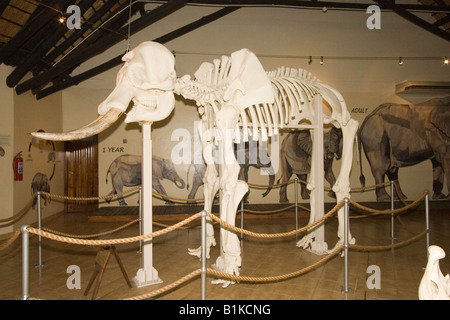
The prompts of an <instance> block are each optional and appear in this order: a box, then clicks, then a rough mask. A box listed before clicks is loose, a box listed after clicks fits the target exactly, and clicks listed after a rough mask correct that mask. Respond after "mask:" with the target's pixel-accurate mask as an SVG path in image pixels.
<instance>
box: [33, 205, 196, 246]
mask: <svg viewBox="0 0 450 320" xmlns="http://www.w3.org/2000/svg"><path fill="white" fill-rule="evenodd" d="M201 215H202V213H201V212H199V213H196V214H194V215H192V216H191V217H189V218H187V219H185V220H183V221H180V222H178V223H177V224H174V225H173V226H170V227H167V228H165V229H162V230H159V231H156V232H153V233H150V234H146V235H141V236H135V237H129V238H120V239H110V240H84V239H78V238H70V237H64V236H59V235H55V234H53V233H50V232H47V231H44V230H39V229H36V228H33V227H27V228H26V230H27V231H28V232H29V233H33V234H36V235H40V236H42V237H44V238H47V239H52V240H55V241H59V242H65V243H71V244H77V245H83V246H104V245H112V244H123V243H133V242H137V241H142V240H147V239H152V238H156V237H158V236H161V235H163V234H166V233H169V232H171V231H173V230H176V229H177V228H178V227H181V226H184V225H186V224H188V223H190V222H191V221H193V220H195V219H197V218H199V217H201Z"/></svg>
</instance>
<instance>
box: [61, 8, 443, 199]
mask: <svg viewBox="0 0 450 320" xmlns="http://www.w3.org/2000/svg"><path fill="white" fill-rule="evenodd" d="M149 7H150V6H149ZM216 10H218V8H212V7H209V8H203V7H186V8H183V9H182V10H180V11H179V12H177V13H175V14H173V15H171V16H169V17H168V18H166V19H164V20H162V21H160V22H158V23H156V24H154V25H152V26H150V27H148V28H146V29H145V30H143V31H141V32H140V33H139V34H136V35H134V36H132V38H131V45H132V47H135V46H137V45H138V44H139V43H140V42H142V41H148V40H153V39H155V38H157V37H158V36H160V35H163V34H166V33H168V32H170V31H173V30H175V29H176V28H179V27H181V26H183V25H185V24H187V23H189V22H192V21H194V20H196V19H199V18H200V17H202V16H204V15H207V14H209V13H212V12H214V11H216ZM368 17H369V15H368V14H367V13H365V11H345V12H344V11H333V10H328V11H327V12H325V13H324V12H322V11H321V10H300V9H281V8H242V9H240V10H238V11H236V12H234V13H232V14H230V15H228V16H226V17H224V18H222V19H220V20H218V21H215V22H213V23H211V24H209V25H207V26H204V27H202V28H200V29H198V30H195V31H193V32H191V33H189V34H188V35H186V36H183V37H181V38H179V39H176V40H173V41H170V42H169V43H167V44H166V46H167V47H168V48H169V50H172V51H174V52H175V54H176V63H177V66H176V69H177V73H178V76H182V75H184V74H191V75H192V74H194V72H195V71H196V70H197V68H198V67H199V66H200V64H201V62H203V61H212V60H213V59H214V58H218V57H220V55H221V54H230V53H231V52H233V51H235V50H238V49H241V48H243V47H246V48H248V49H250V50H252V51H254V52H255V53H256V54H257V55H259V56H260V60H261V62H262V64H263V66H264V67H265V69H266V70H272V69H275V68H277V67H279V66H288V67H299V68H304V69H307V70H309V71H311V72H312V73H313V74H314V75H315V76H316V77H317V78H319V79H321V80H322V81H323V82H325V83H328V84H330V85H331V86H333V87H335V88H336V89H337V90H339V91H340V92H341V93H342V95H343V96H344V98H345V99H346V102H347V105H348V108H349V110H352V109H353V108H362V109H364V110H366V112H365V113H352V116H354V118H355V119H357V120H358V121H360V122H362V120H363V119H364V117H365V116H367V115H368V114H369V113H370V112H371V111H372V110H373V109H375V108H376V107H377V106H378V105H379V104H381V103H385V102H398V103H416V102H422V101H425V100H428V99H430V98H433V97H436V96H438V95H425V94H423V95H396V94H395V84H396V83H398V82H400V81H403V80H423V81H426V80H429V81H449V80H450V76H449V75H450V73H449V68H448V67H444V66H442V63H441V62H440V61H436V60H408V57H443V56H450V44H449V43H448V42H446V41H445V40H442V39H441V38H438V37H437V36H435V35H433V34H431V33H429V32H427V31H425V30H423V29H421V28H419V27H416V26H415V25H413V24H411V23H410V22H408V21H406V20H404V19H403V18H401V17H399V16H397V15H396V14H394V13H389V12H382V13H381V29H380V30H369V29H368V28H367V27H366V20H367V18H368ZM126 46H127V43H126V42H125V41H124V42H122V43H120V44H118V45H117V46H115V47H114V48H112V49H111V50H108V51H107V52H105V53H104V54H102V55H101V56H99V57H96V58H95V59H93V61H91V62H89V63H87V64H85V65H82V66H81V67H80V70H79V71H78V72H82V71H84V70H87V69H89V68H92V67H94V66H97V65H98V64H101V63H103V62H105V61H107V60H108V59H110V58H112V57H115V56H117V55H118V54H120V53H121V52H123V51H124V50H125V49H126ZM310 55H311V56H315V57H317V56H324V64H323V65H320V64H319V61H318V59H314V60H313V62H312V63H311V64H308V59H307V58H305V57H308V56H310ZM400 56H401V57H403V60H404V65H403V66H399V64H398V57H400ZM363 57H365V58H367V60H362V59H360V58H363ZM379 58H385V59H379ZM117 70H118V68H114V69H113V70H111V71H109V72H105V73H104V74H101V75H99V76H97V77H95V78H94V79H91V80H89V81H86V82H84V83H82V84H80V85H79V86H78V87H76V88H71V89H68V90H65V91H64V94H63V97H64V98H63V124H64V125H63V128H64V130H67V129H71V128H72V126H73V125H74V124H75V123H76V124H77V126H78V124H80V125H81V124H83V123H87V122H88V121H90V120H92V118H94V117H95V114H96V110H97V105H98V103H99V102H100V101H102V100H103V99H104V98H106V96H107V95H108V93H109V92H110V91H111V90H112V88H113V87H114V81H115V75H116V72H117ZM74 113H76V115H74ZM84 118H85V119H84ZM74 119H76V121H74ZM196 120H198V115H197V112H196V109H195V107H194V106H192V105H186V104H185V102H184V101H182V100H180V99H178V100H177V105H176V109H175V111H174V113H173V114H172V115H171V116H170V117H169V119H167V120H165V121H163V122H162V123H157V124H154V125H153V141H154V143H153V146H154V147H153V148H154V149H153V153H154V154H155V155H159V156H162V157H166V158H170V156H171V152H172V150H173V148H174V147H175V146H176V145H177V144H178V143H179V141H171V136H172V134H173V133H174V131H175V130H176V129H182V128H184V129H187V130H189V131H190V132H191V134H193V123H194V121H196ZM124 139H126V141H127V143H124ZM140 139H141V137H140V128H139V126H138V125H134V126H133V125H125V124H120V125H117V126H115V127H114V128H113V129H112V130H110V131H108V132H107V133H105V134H103V135H101V137H100V140H101V141H100V172H99V179H100V194H101V195H103V194H107V193H109V192H110V190H111V185H110V184H109V185H106V184H105V180H104V179H105V178H104V176H105V174H106V171H107V168H108V166H109V164H110V163H111V161H112V160H113V159H114V158H115V157H116V156H118V155H119V154H118V153H117V152H109V151H108V150H110V149H109V147H118V148H119V150H120V148H123V150H124V153H139V152H140V150H141V149H140V143H141V142H140V141H141V140H140ZM111 150H113V149H111ZM116 150H117V149H116ZM103 151H104V152H103ZM355 156H356V153H355ZM187 168H188V165H180V166H179V167H177V170H179V173H180V175H181V176H182V177H183V178H185V177H186V170H187ZM363 171H364V173H365V175H366V178H367V185H371V184H373V178H372V175H371V173H370V169H369V167H368V164H367V161H366V160H365V159H363ZM335 172H337V171H335ZM250 174H251V176H250V182H252V183H259V184H264V183H266V182H267V177H265V176H264V177H261V176H259V174H258V173H257V172H256V171H252V169H251V170H250ZM278 177H279V174H277V178H278ZM400 181H401V183H402V186H403V187H404V192H405V193H406V195H407V196H408V197H409V199H414V198H416V197H418V196H420V195H421V194H422V192H423V190H424V189H429V190H431V189H432V172H431V165H430V163H428V162H427V163H421V164H419V165H416V166H414V167H410V168H405V169H401V170H400ZM351 183H352V187H359V186H360V185H359V167H358V166H357V165H356V161H354V166H353V170H352V175H351ZM164 185H165V187H166V190H167V191H168V194H169V195H173V196H175V197H182V198H183V197H187V194H188V193H189V191H188V190H179V189H177V188H176V187H175V186H174V185H173V184H171V183H165V184H164ZM291 187H292V186H291ZM291 192H292V191H291ZM444 192H446V193H447V192H448V191H447V190H446V188H444ZM261 193H262V191H260V190H254V191H252V196H251V198H250V202H253V203H258V202H268V203H277V202H278V201H279V197H278V190H277V189H276V190H273V191H272V192H271V194H270V195H269V196H268V197H266V198H264V199H263V198H261V196H260V194H261ZM197 197H202V195H201V193H199V194H197ZM290 198H291V200H293V196H291V197H290ZM354 199H355V200H358V201H361V200H367V201H374V200H375V195H374V193H373V192H369V193H365V194H355V195H354ZM326 200H327V201H330V199H329V198H326ZM129 203H130V204H134V200H132V201H129ZM158 203H161V202H158V201H155V204H158ZM113 205H117V203H115V204H113Z"/></svg>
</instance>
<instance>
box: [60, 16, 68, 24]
mask: <svg viewBox="0 0 450 320" xmlns="http://www.w3.org/2000/svg"><path fill="white" fill-rule="evenodd" d="M58 21H59V23H61V24H63V23H64V22H65V21H66V18H65V17H64V16H63V15H61V16H60V17H59V18H58Z"/></svg>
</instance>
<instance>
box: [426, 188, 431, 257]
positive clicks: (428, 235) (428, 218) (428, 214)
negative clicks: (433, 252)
mask: <svg viewBox="0 0 450 320" xmlns="http://www.w3.org/2000/svg"><path fill="white" fill-rule="evenodd" d="M428 200H429V196H428V193H427V194H426V195H425V225H426V228H427V231H428V232H427V259H428V255H429V253H428V248H429V247H430V208H429V206H428Z"/></svg>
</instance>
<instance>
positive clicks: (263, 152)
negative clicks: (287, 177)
mask: <svg viewBox="0 0 450 320" xmlns="http://www.w3.org/2000/svg"><path fill="white" fill-rule="evenodd" d="M234 151H235V155H236V159H237V161H238V163H239V166H240V171H239V179H240V180H243V181H245V182H248V171H249V170H250V167H254V168H256V169H260V170H266V172H267V174H268V176H269V183H268V187H267V189H266V191H265V192H264V193H263V194H262V196H263V197H265V196H267V195H268V194H269V192H270V190H271V189H272V186H273V184H274V182H275V170H274V169H273V167H272V162H271V160H270V157H269V155H268V153H267V148H266V147H262V146H261V144H260V143H257V142H256V141H249V142H242V143H239V144H235V148H234ZM192 167H194V175H193V178H192V188H191V191H190V192H189V195H188V199H195V194H196V193H197V190H198V188H199V187H200V186H201V185H203V178H204V176H205V173H206V164H205V163H201V164H191V165H190V166H189V169H188V171H187V175H188V176H189V171H190V170H191V168H192ZM187 188H188V189H189V184H188V187H187ZM249 193H250V191H249V192H247V194H246V196H245V198H244V201H245V202H248V200H247V198H248V195H249ZM189 203H195V202H189Z"/></svg>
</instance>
